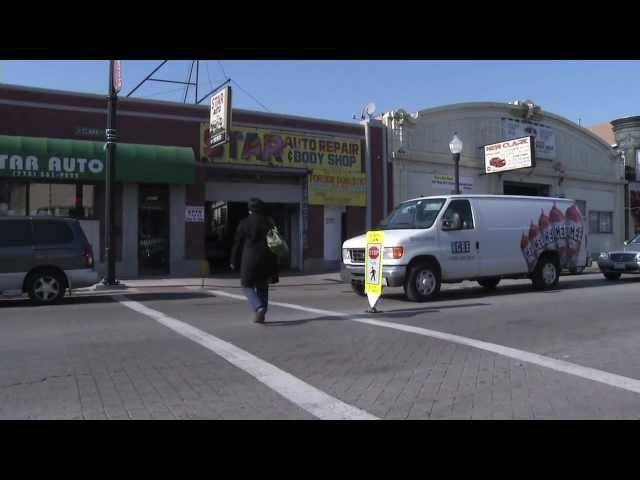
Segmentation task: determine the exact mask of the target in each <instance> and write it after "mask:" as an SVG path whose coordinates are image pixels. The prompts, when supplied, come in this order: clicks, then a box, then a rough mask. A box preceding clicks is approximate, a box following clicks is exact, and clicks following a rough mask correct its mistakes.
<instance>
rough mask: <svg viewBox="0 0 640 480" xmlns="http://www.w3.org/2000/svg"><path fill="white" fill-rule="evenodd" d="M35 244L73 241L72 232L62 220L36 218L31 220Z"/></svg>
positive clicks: (59, 243) (58, 243)
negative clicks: (33, 220)
mask: <svg viewBox="0 0 640 480" xmlns="http://www.w3.org/2000/svg"><path fill="white" fill-rule="evenodd" d="M33 237H34V238H35V244H36V245H61V244H65V243H72V242H73V232H72V231H71V228H69V226H68V225H67V224H66V223H64V222H56V221H47V220H37V221H35V222H33Z"/></svg>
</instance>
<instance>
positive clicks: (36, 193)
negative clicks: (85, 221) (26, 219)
mask: <svg viewBox="0 0 640 480" xmlns="http://www.w3.org/2000/svg"><path fill="white" fill-rule="evenodd" d="M94 202H95V188H94V186H93V185H75V184H58V183H32V184H30V185H29V210H30V212H31V215H34V216H35V215H51V216H54V217H74V218H91V217H93V216H94Z"/></svg>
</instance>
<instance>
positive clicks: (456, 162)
mask: <svg viewBox="0 0 640 480" xmlns="http://www.w3.org/2000/svg"><path fill="white" fill-rule="evenodd" d="M453 163H454V165H455V172H454V175H455V181H456V195H459V194H460V154H459V153H454V154H453Z"/></svg>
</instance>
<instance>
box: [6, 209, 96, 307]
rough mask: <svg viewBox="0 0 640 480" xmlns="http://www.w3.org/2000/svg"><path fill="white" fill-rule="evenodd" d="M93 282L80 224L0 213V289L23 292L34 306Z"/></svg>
mask: <svg viewBox="0 0 640 480" xmlns="http://www.w3.org/2000/svg"><path fill="white" fill-rule="evenodd" d="M97 282H98V273H97V272H96V270H95V266H94V258H93V249H92V247H91V245H90V244H89V242H88V240H87V237H86V236H85V234H84V232H83V230H82V227H81V226H80V223H79V222H78V221H77V220H75V219H72V218H59V217H12V216H11V217H0V293H5V294H6V293H12V292H15V293H26V294H28V295H29V298H31V300H32V301H33V302H34V303H36V304H40V305H47V304H51V303H56V302H59V301H60V300H61V299H62V298H63V297H64V295H65V293H66V292H67V291H71V289H72V288H82V287H88V286H91V285H94V284H96V283H97Z"/></svg>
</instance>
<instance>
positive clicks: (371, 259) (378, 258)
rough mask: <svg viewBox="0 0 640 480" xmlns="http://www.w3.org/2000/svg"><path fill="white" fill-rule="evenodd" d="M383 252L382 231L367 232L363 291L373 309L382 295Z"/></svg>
mask: <svg viewBox="0 0 640 480" xmlns="http://www.w3.org/2000/svg"><path fill="white" fill-rule="evenodd" d="M383 253H384V232H367V247H366V250H365V271H364V277H365V283H364V292H365V293H366V294H367V298H368V299H369V306H370V307H371V308H372V309H373V308H374V307H375V305H376V303H377V302H378V299H379V298H380V296H381V295H382V257H383V256H384V255H383Z"/></svg>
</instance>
